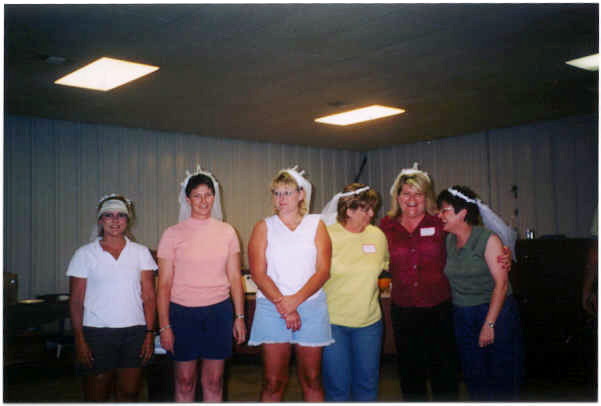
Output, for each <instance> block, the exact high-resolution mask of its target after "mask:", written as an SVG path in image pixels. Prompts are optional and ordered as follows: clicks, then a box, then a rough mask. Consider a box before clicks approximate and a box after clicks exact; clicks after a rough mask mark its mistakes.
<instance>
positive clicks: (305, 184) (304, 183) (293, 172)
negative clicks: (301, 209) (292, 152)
mask: <svg viewBox="0 0 601 406" xmlns="http://www.w3.org/2000/svg"><path fill="white" fill-rule="evenodd" d="M282 172H286V173H288V174H289V175H290V176H292V177H293V178H294V180H295V181H296V183H297V185H298V187H299V188H302V189H303V190H304V191H305V207H306V208H307V212H308V211H309V208H310V206H311V183H309V181H308V180H307V179H306V178H305V177H304V176H303V175H304V173H305V171H304V170H302V171H300V172H299V171H298V165H294V167H293V168H288V169H282V170H280V171H279V172H278V176H279V175H280V174H281V173H282Z"/></svg>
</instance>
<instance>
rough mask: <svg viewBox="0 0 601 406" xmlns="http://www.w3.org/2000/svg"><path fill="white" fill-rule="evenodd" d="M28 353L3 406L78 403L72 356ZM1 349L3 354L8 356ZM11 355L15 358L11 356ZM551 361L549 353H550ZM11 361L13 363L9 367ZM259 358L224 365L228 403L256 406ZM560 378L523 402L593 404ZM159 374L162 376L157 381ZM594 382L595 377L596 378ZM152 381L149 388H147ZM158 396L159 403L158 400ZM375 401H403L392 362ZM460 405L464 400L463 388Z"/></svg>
mask: <svg viewBox="0 0 601 406" xmlns="http://www.w3.org/2000/svg"><path fill="white" fill-rule="evenodd" d="M26 348H27V353H26V354H20V355H21V357H20V358H19V357H14V356H11V357H7V355H6V353H5V367H4V401H5V402H11V403H12V402H25V403H38V402H44V403H47V402H52V403H55V402H60V403H64V402H81V401H82V396H81V386H80V381H79V379H78V378H77V377H75V376H74V373H73V366H72V361H71V359H72V355H73V354H72V352H71V350H69V349H66V350H65V351H63V354H62V355H61V358H60V359H56V357H55V351H54V350H46V349H44V344H43V342H37V343H36V342H35V340H33V341H32V340H30V341H29V342H28V343H27V346H26ZM11 350H12V349H11V348H5V351H11ZM13 355H14V354H13ZM550 356H551V354H550ZM9 358H10V360H11V362H10V363H9V364H10V365H9V364H7V362H6V361H7V360H8V359H9ZM167 369H168V364H167V361H166V360H160V359H159V360H158V361H155V363H154V364H153V366H152V368H148V369H147V371H146V372H147V374H148V375H149V380H148V381H145V383H144V386H143V388H142V392H141V395H140V400H141V401H153V400H154V401H156V400H160V399H164V400H165V401H166V400H168V399H169V397H170V395H168V394H167V392H168V389H167V387H168V384H169V382H168V380H169V378H167V376H168V373H167V372H166V371H167ZM261 372H262V371H261V359H260V357H258V356H248V355H247V356H235V357H234V358H233V359H231V360H230V361H229V362H228V363H227V369H226V387H225V396H226V400H228V401H232V402H256V401H258V399H259V393H260V390H261V380H262V378H261ZM564 372H565V373H563V374H562V375H558V376H553V375H550V376H539V377H529V378H527V381H526V384H525V385H524V390H523V394H522V400H524V401H547V402H562V401H596V384H595V383H594V379H587V378H586V377H582V376H580V375H578V374H576V373H569V371H564ZM161 374H163V375H162V376H161ZM290 377H291V378H290V382H289V385H288V388H287V391H286V396H285V401H287V402H297V401H302V394H301V391H300V387H299V384H298V381H297V379H296V376H295V369H294V364H293V365H292V366H291V371H290ZM595 378H596V377H595ZM148 382H150V384H149V383H148ZM161 394H162V396H163V398H161V397H160V395H161ZM378 400H379V401H382V402H399V401H401V400H402V396H401V392H400V388H399V383H398V375H397V371H396V366H395V361H394V358H393V357H387V358H384V360H383V362H382V370H381V379H380V391H379V399H378ZM462 400H467V395H466V393H465V388H464V387H463V386H462Z"/></svg>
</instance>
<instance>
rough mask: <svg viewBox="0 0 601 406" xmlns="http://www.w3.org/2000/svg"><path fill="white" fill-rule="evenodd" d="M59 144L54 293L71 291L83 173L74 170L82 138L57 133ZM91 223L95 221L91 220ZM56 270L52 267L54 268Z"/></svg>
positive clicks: (71, 129)
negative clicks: (69, 270) (67, 275)
mask: <svg viewBox="0 0 601 406" xmlns="http://www.w3.org/2000/svg"><path fill="white" fill-rule="evenodd" d="M67 125H68V126H69V127H75V126H77V124H76V123H68V124H67ZM54 137H55V141H56V156H57V159H56V179H57V182H56V193H55V194H54V199H55V207H56V208H57V210H56V212H55V214H54V217H55V218H56V227H57V228H56V233H55V235H52V234H49V235H48V237H49V238H52V239H56V242H57V244H56V259H55V260H56V263H55V269H57V271H58V272H56V273H54V275H52V276H53V277H54V281H53V285H54V286H53V290H54V291H59V292H68V291H69V286H68V283H67V279H66V278H65V277H64V272H65V271H66V270H67V266H68V265H69V260H70V258H71V255H73V252H74V250H75V248H76V247H77V246H79V245H80V241H79V217H78V216H77V215H76V213H78V212H79V192H78V190H79V174H78V171H76V170H74V168H77V165H78V163H79V162H78V157H79V156H80V154H81V152H80V148H79V138H78V137H77V136H76V135H75V132H74V131H73V128H70V131H65V132H57V133H56V134H54ZM90 220H91V219H90ZM51 269H52V268H51Z"/></svg>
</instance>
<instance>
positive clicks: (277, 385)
mask: <svg viewBox="0 0 601 406" xmlns="http://www.w3.org/2000/svg"><path fill="white" fill-rule="evenodd" d="M290 354H291V345H290V344H289V343H277V344H263V368H264V384H263V391H262V392H261V401H262V402H280V401H281V400H282V398H283V396H284V390H285V389H286V385H287V384H288V365H289V364H290Z"/></svg>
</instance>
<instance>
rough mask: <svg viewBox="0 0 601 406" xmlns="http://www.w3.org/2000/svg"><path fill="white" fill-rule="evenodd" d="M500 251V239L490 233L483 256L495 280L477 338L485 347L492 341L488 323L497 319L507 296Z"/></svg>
mask: <svg viewBox="0 0 601 406" xmlns="http://www.w3.org/2000/svg"><path fill="white" fill-rule="evenodd" d="M502 252H503V244H502V243H501V240H500V239H499V237H497V236H496V235H494V234H491V236H490V237H489V238H488V242H487V243H486V250H485V251H484V257H485V259H486V264H487V265H488V269H489V271H490V273H491V275H492V277H493V279H494V281H495V287H494V289H493V291H492V295H491V298H490V304H489V306H488V313H487V314H486V319H485V321H484V325H483V326H482V329H481V330H480V338H479V340H478V344H479V345H480V347H485V346H487V345H489V344H492V343H494V341H495V331H494V328H491V327H489V326H488V323H495V322H496V321H497V317H499V313H500V312H501V309H502V308H503V303H505V298H506V296H507V289H508V287H509V282H508V279H507V271H506V270H504V269H503V265H502V264H501V263H499V262H498V261H497V257H498V256H499V255H501V253H502Z"/></svg>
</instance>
